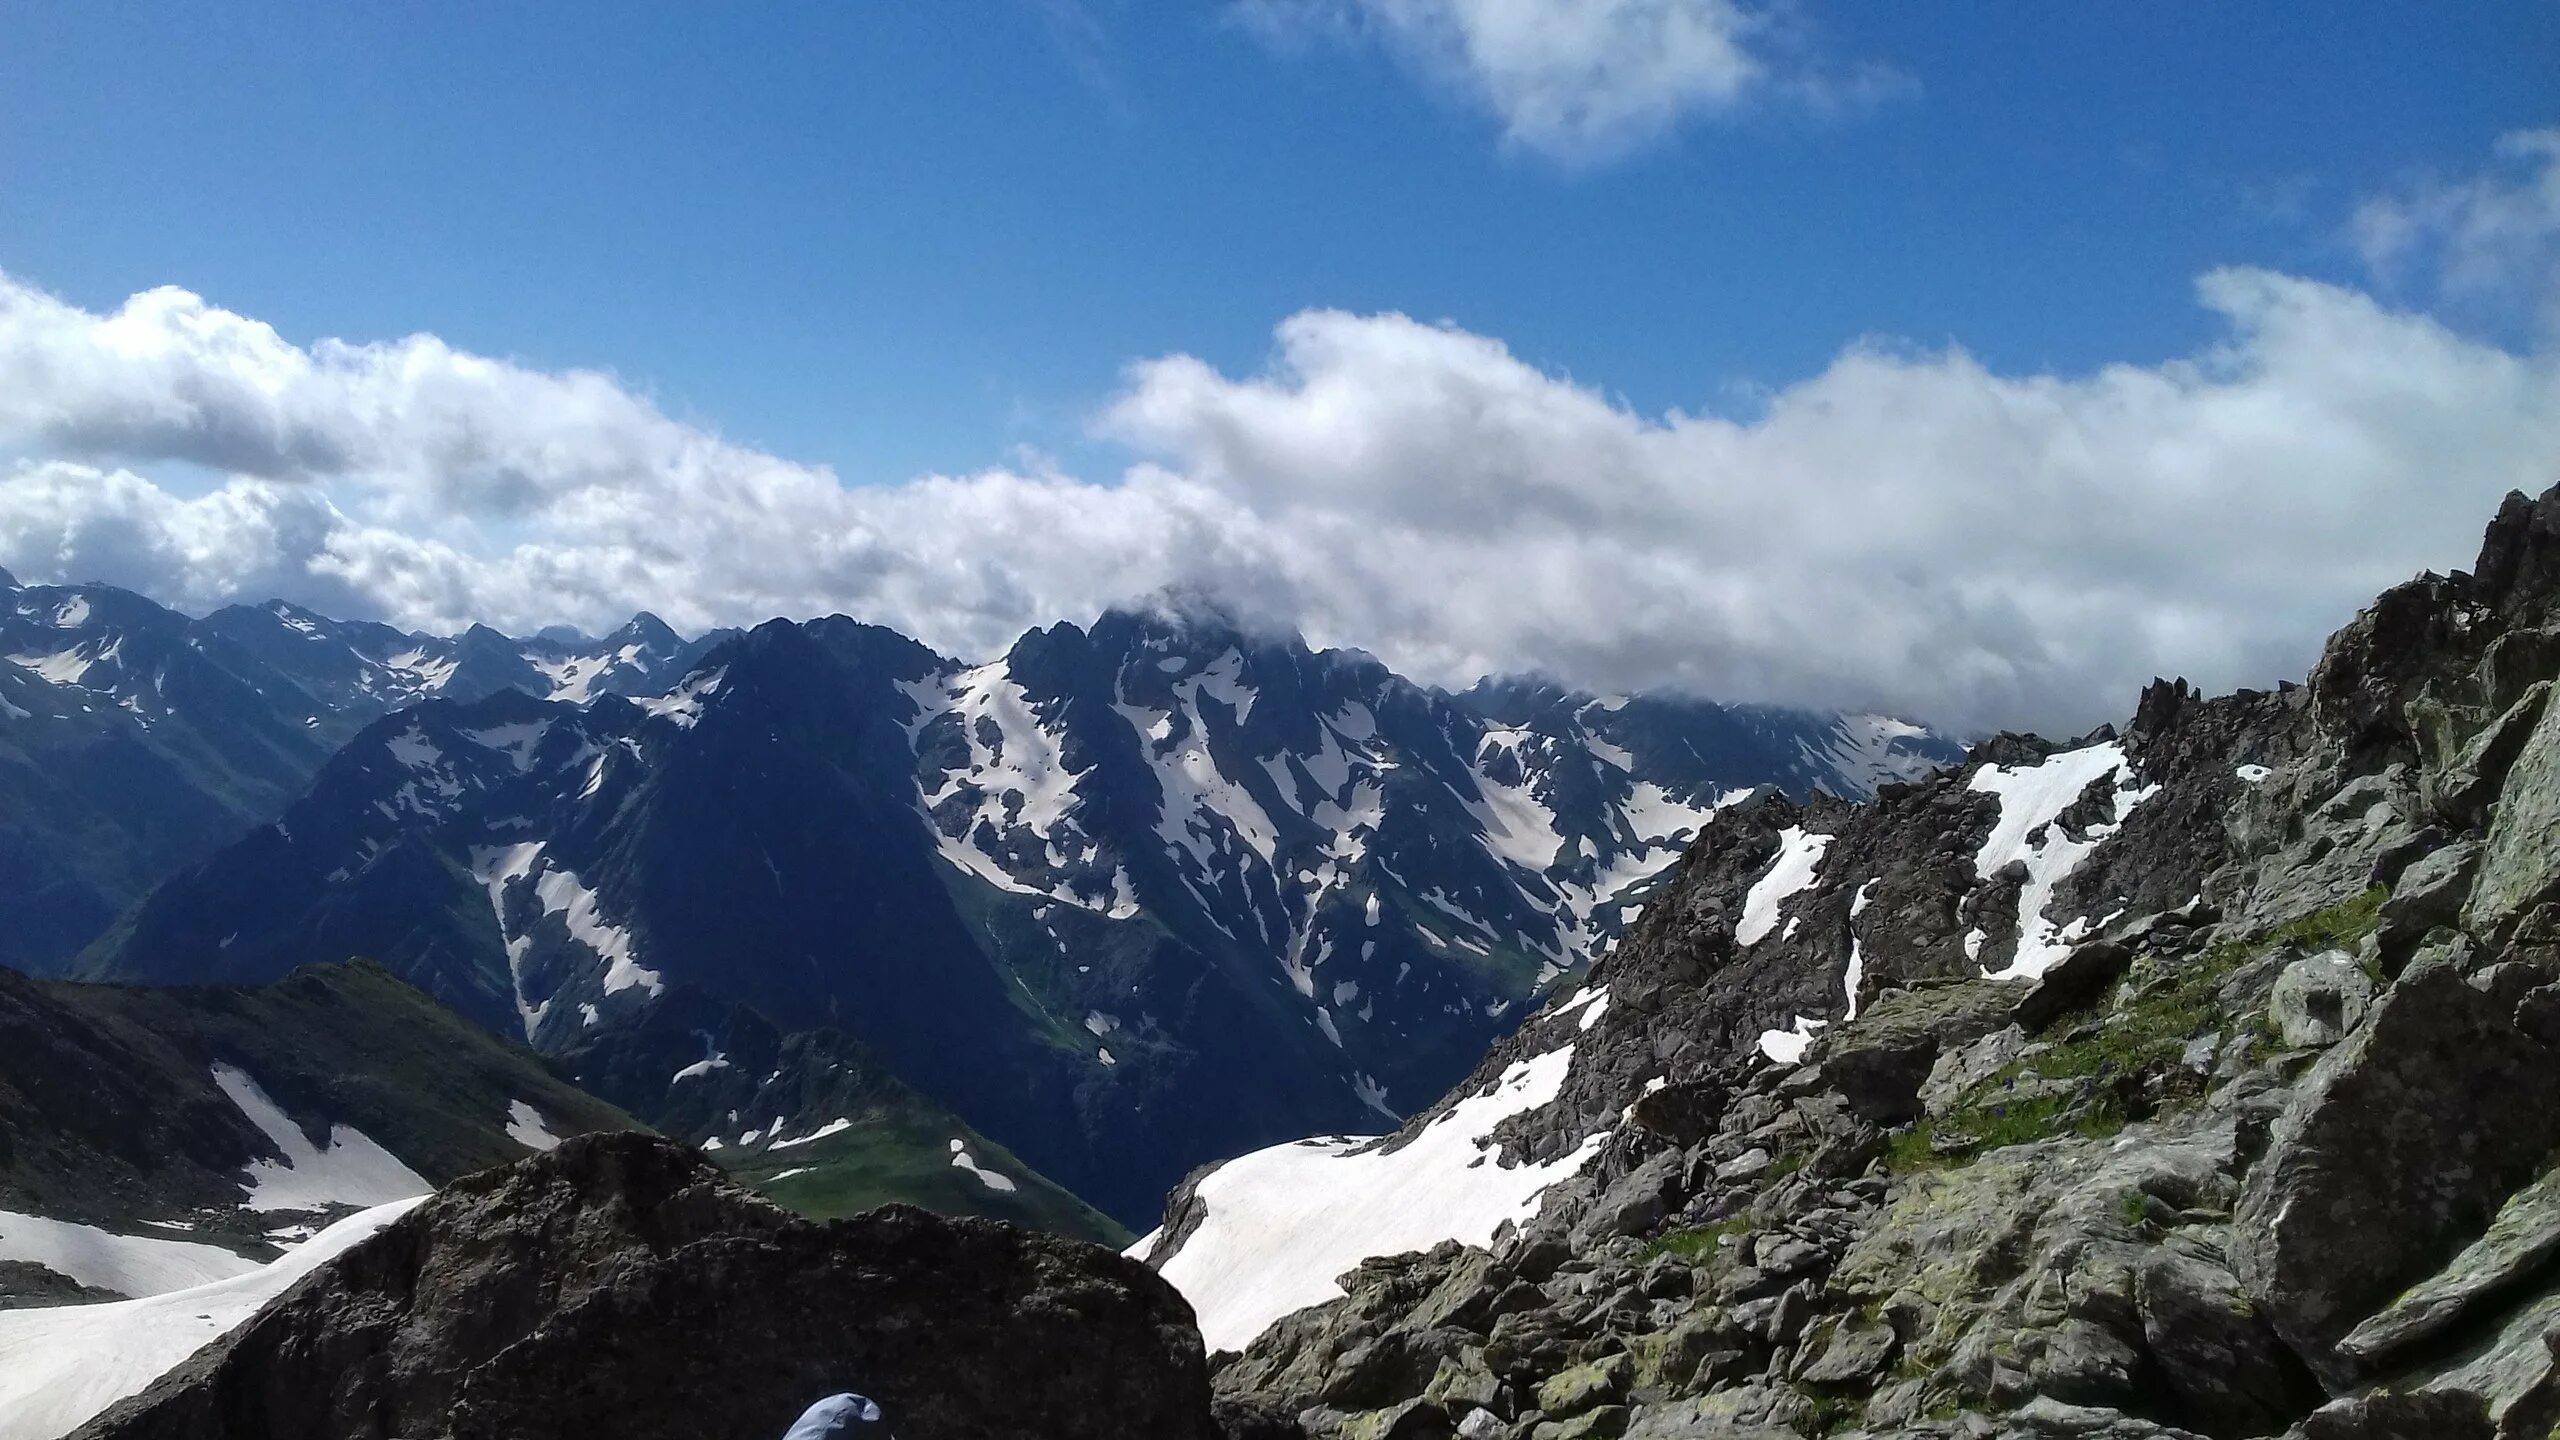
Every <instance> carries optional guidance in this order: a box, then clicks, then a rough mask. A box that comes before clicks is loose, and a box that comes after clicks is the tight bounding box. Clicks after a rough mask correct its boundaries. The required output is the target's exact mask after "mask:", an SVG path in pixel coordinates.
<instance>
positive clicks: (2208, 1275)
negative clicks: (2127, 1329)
mask: <svg viewBox="0 0 2560 1440" xmlns="http://www.w3.org/2000/svg"><path fill="white" fill-rule="evenodd" d="M2138 1274H2139V1279H2138V1282H2137V1284H2136V1288H2135V1305H2136V1309H2137V1313H2138V1314H2139V1316H2140V1319H2141V1323H2142V1339H2143V1344H2144V1347H2145V1348H2146V1349H2148V1350H2149V1351H2150V1353H2151V1360H2152V1363H2153V1365H2154V1366H2155V1367H2156V1368H2157V1369H2158V1371H2159V1373H2160V1376H2161V1378H2162V1379H2163V1380H2164V1381H2165V1382H2166V1384H2167V1386H2168V1388H2169V1389H2170V1390H2171V1391H2172V1392H2174V1393H2175V1394H2176V1396H2177V1398H2178V1407H2179V1413H2180V1414H2181V1415H2182V1416H2184V1417H2186V1418H2188V1419H2190V1420H2191V1421H2192V1422H2193V1423H2194V1424H2196V1425H2197V1426H2199V1427H2200V1428H2202V1429H2203V1430H2205V1431H2207V1432H2208V1433H2210V1434H2214V1435H2267V1434H2272V1433H2274V1432H2275V1431H2278V1430H2281V1429H2283V1428H2284V1426H2285V1424H2286V1423H2287V1422H2288V1421H2290V1420H2291V1419H2292V1418H2293V1417H2294V1416H2296V1415H2299V1414H2301V1413H2302V1410H2303V1408H2304V1407H2305V1406H2307V1405H2309V1404H2310V1403H2312V1402H2313V1401H2315V1400H2317V1399H2318V1398H2319V1387H2318V1386H2317V1385H2316V1384H2314V1383H2313V1382H2312V1379H2311V1376H2310V1373H2309V1372H2308V1371H2306V1370H2304V1369H2303V1368H2302V1362H2301V1361H2299V1360H2297V1359H2296V1358H2294V1355H2293V1353H2292V1352H2291V1351H2289V1350H2287V1349H2285V1348H2284V1344H2283V1342H2281V1341H2280V1340H2278V1339H2277V1338H2276V1334H2275V1332H2274V1331H2273V1330H2271V1329H2270V1328H2268V1326H2267V1323H2266V1321H2264V1320H2263V1319H2260V1318H2259V1316H2258V1314H2257V1311H2256V1309H2255V1308H2254V1307H2253V1306H2251V1305H2250V1303H2249V1300H2248V1297H2247V1296H2246V1295H2244V1294H2242V1293H2241V1290H2240V1282H2239V1280H2238V1278H2237V1277H2235V1276H2233V1275H2232V1273H2231V1272H2230V1270H2229V1269H2227V1268H2225V1267H2224V1266H2223V1265H2222V1264H2221V1263H2219V1261H2218V1260H2216V1259H2214V1258H2211V1257H2210V1256H2209V1255H2208V1254H2205V1253H2199V1252H2196V1251H2190V1250H2187V1249H2184V1248H2181V1247H2180V1246H2178V1245H2176V1244H2174V1243H2173V1244H2169V1245H2163V1246H2161V1247H2159V1248H2157V1249H2155V1250H2153V1251H2151V1252H2150V1253H2149V1255H2148V1256H2146V1257H2145V1259H2144V1261H2143V1264H2142V1267H2141V1269H2140V1271H2139V1272H2138Z"/></svg>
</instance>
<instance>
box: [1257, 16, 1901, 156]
mask: <svg viewBox="0 0 2560 1440" xmlns="http://www.w3.org/2000/svg"><path fill="white" fill-rule="evenodd" d="M1235 13H1237V14H1238V15H1240V16H1242V17H1243V18H1244V19H1245V21H1246V22H1247V23H1248V24H1249V25H1250V26H1251V27H1252V28H1254V29H1256V30H1258V31H1260V32H1261V33H1263V34H1264V35H1266V36H1269V37H1272V38H1274V39H1277V40H1283V41H1290V42H1298V41H1304V40H1307V39H1311V38H1313V39H1327V40H1344V41H1351V42H1354V43H1360V42H1374V43H1376V44H1379V45H1381V46H1383V47H1384V48H1386V49H1387V50H1389V51H1390V52H1392V53H1393V54H1394V55H1395V56H1396V57H1397V58H1398V59H1399V60H1400V61H1402V62H1403V63H1405V64H1406V65H1408V66H1409V67H1411V68H1413V69H1415V70H1417V71H1419V72H1420V73H1421V74H1422V75H1423V76H1424V77H1425V78H1426V79H1427V80H1429V81H1430V82H1432V83H1434V84H1437V85H1440V86H1442V87H1444V88H1446V89H1449V90H1451V91H1453V92H1454V93H1456V94H1458V95H1459V96H1461V97H1463V98H1464V99H1466V100H1467V101H1468V102H1470V103H1473V104H1475V105H1478V106H1480V107H1481V108H1483V109H1485V110H1487V111H1489V112H1490V113H1491V114H1492V115H1493V116H1494V117H1495V118H1496V119H1498V120H1499V121H1500V122H1501V124H1502V130H1503V137H1504V139H1505V140H1506V141H1508V142H1509V143H1511V144H1515V145H1518V146H1521V147H1523V148H1526V149H1529V150H1532V151H1536V152H1538V153H1540V154H1542V155H1546V156H1548V157H1549V158H1552V159H1557V160H1562V161H1566V162H1570V163H1590V162H1596V161H1603V160H1608V159H1612V158H1615V157H1618V156H1620V155H1623V154H1625V153H1627V152H1628V151H1631V150H1634V149H1637V148H1639V147H1641V146H1643V145H1645V144H1647V143H1650V142H1652V141H1654V140H1656V139H1659V138H1660V137H1662V136H1663V135H1665V134H1666V133H1668V132H1670V131H1671V130H1673V129H1674V128H1676V127H1677V126H1678V125H1679V124H1680V123H1681V122H1682V121H1684V120H1687V119H1689V118H1691V117H1693V116H1700V115H1714V114H1718V113H1721V112H1725V111H1730V110H1732V109H1734V108H1735V107H1737V106H1739V105H1741V104H1743V103H1744V102H1745V101H1747V100H1750V99H1753V98H1756V97H1758V96H1761V95H1763V94H1767V93H1786V94H1790V95H1792V96H1794V97H1795V98H1797V99H1799V100H1808V101H1814V102H1818V103H1823V104H1836V103H1839V102H1841V101H1845V100H1851V99H1857V98H1863V97H1866V96H1870V95H1873V94H1876V93H1881V92H1883V91H1884V90H1886V89H1889V88H1892V86H1893V84H1894V83H1895V82H1893V81H1892V80H1891V79H1890V77H1887V76H1886V75H1885V74H1884V72H1882V71H1881V70H1869V71H1867V72H1864V73H1862V74H1860V75H1857V76H1854V77H1851V78H1848V79H1845V80H1844V79H1842V78H1839V77H1833V76H1826V75H1825V74H1823V73H1822V72H1820V71H1819V70H1818V69H1817V68H1816V67H1815V66H1814V65H1813V64H1812V63H1811V62H1809V61H1808V60H1807V59H1805V58H1804V57H1803V55H1802V54H1801V53H1800V52H1801V50H1802V45H1801V40H1802V37H1801V35H1800V34H1799V33H1798V32H1797V30H1796V28H1795V27H1794V26H1792V25H1790V24H1788V23H1786V22H1787V19H1788V14H1789V12H1788V8H1787V7H1785V6H1782V5H1771V4H1761V5H1751V4H1745V3H1743V0H1238V4H1237V5H1236V12H1235Z"/></svg>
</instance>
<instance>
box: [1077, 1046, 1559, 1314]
mask: <svg viewBox="0 0 2560 1440" xmlns="http://www.w3.org/2000/svg"><path fill="white" fill-rule="evenodd" d="M1572 1066H1573V1047H1572V1046H1571V1045H1566V1046H1563V1047H1561V1048H1559V1049H1556V1050H1552V1051H1549V1052H1548V1053H1546V1054H1544V1055H1539V1056H1536V1057H1533V1058H1531V1059H1527V1060H1522V1061H1520V1062H1518V1063H1517V1064H1514V1065H1512V1066H1511V1067H1510V1068H1509V1069H1507V1070H1505V1071H1504V1072H1503V1073H1502V1076H1501V1078H1500V1079H1498V1080H1496V1081H1495V1082H1494V1084H1493V1086H1492V1087H1491V1088H1490V1089H1489V1090H1487V1091H1486V1092H1484V1093H1483V1094H1480V1095H1473V1096H1470V1097H1468V1098H1467V1099H1464V1100H1461V1101H1459V1102H1458V1103H1457V1104H1456V1105H1453V1106H1451V1107H1450V1108H1449V1110H1448V1111H1447V1112H1446V1113H1445V1114H1443V1115H1442V1116H1441V1117H1440V1118H1439V1119H1437V1120H1435V1121H1433V1122H1432V1123H1431V1124H1429V1125H1427V1126H1424V1127H1423V1129H1422V1130H1421V1132H1420V1133H1419V1134H1417V1135H1415V1136H1414V1137H1413V1139H1412V1140H1411V1141H1410V1142H1409V1143H1407V1144H1406V1145H1404V1146H1403V1147H1402V1148H1400V1149H1397V1150H1393V1151H1387V1150H1381V1149H1377V1148H1375V1147H1376V1142H1375V1141H1374V1140H1367V1139H1353V1138H1342V1137H1335V1138H1320V1139H1313V1140H1301V1141H1297V1142H1296V1143H1294V1144H1288V1145H1275V1146H1272V1147H1271V1148H1269V1149H1266V1150H1257V1151H1255V1152H1253V1153H1252V1154H1250V1155H1245V1156H1242V1157H1239V1158H1237V1159H1234V1160H1230V1161H1228V1162H1227V1163H1226V1164H1224V1165H1221V1166H1219V1167H1218V1168H1217V1169H1215V1170H1213V1171H1211V1172H1209V1173H1208V1174H1207V1175H1205V1176H1203V1177H1202V1178H1201V1180H1200V1183H1199V1185H1198V1188H1197V1190H1196V1192H1195V1193H1196V1195H1197V1198H1198V1201H1199V1203H1200V1205H1201V1206H1202V1208H1203V1210H1204V1211H1205V1214H1204V1216H1203V1218H1202V1220H1201V1222H1200V1224H1199V1226H1198V1228H1197V1229H1195V1230H1193V1231H1192V1233H1191V1234H1190V1236H1189V1237H1188V1238H1187V1239H1186V1240H1185V1241H1184V1242H1183V1244H1182V1246H1181V1248H1180V1249H1178V1250H1175V1251H1173V1252H1172V1253H1171V1254H1170V1255H1164V1256H1157V1255H1154V1254H1152V1253H1151V1252H1152V1251H1153V1250H1154V1249H1155V1248H1156V1246H1157V1245H1158V1243H1159V1242H1160V1241H1161V1238H1162V1232H1158V1233H1157V1234H1156V1235H1151V1236H1149V1237H1147V1238H1146V1239H1143V1240H1141V1241H1139V1242H1138V1243H1137V1244H1136V1245H1135V1246H1133V1247H1131V1249H1130V1250H1129V1252H1128V1253H1129V1254H1130V1255H1132V1256H1135V1257H1137V1258H1139V1259H1142V1260H1145V1261H1147V1262H1148V1263H1150V1264H1152V1265H1154V1266H1155V1267H1156V1269H1157V1270H1158V1271H1159V1272H1160V1273H1162V1274H1163V1276H1164V1278H1165V1279H1166V1280H1167V1281H1168V1282H1170V1283H1171V1284H1172V1285H1173V1287H1174V1288H1175V1289H1177V1290H1179V1291H1181V1292H1182V1294H1183V1297H1184V1298H1185V1299H1187V1300H1189V1301H1190V1302H1191V1305H1192V1308H1193V1310H1195V1311H1196V1312H1197V1313H1198V1315H1199V1320H1200V1330H1201V1334H1202V1335H1203V1337H1204V1338H1205V1339H1206V1340H1207V1342H1208V1345H1209V1348H1210V1349H1211V1350H1213V1351H1214V1350H1241V1349H1243V1348H1244V1347H1245V1346H1246V1345H1248V1344H1250V1343H1252V1341H1253V1339H1254V1337H1255V1336H1257V1335H1260V1334H1261V1333H1262V1332H1263V1331H1264V1330H1266V1329H1268V1328H1270V1326H1271V1323H1272V1322H1273V1321H1275V1320H1278V1319H1279V1318H1280V1317H1281V1316H1283V1315H1287V1314H1289V1313H1291V1312H1292V1311H1296V1310H1302V1309H1304V1308H1306V1307H1307V1306H1309V1305H1320V1304H1322V1303H1324V1302H1325V1301H1327V1300H1331V1299H1334V1298H1335V1297H1337V1296H1339V1295H1341V1294H1342V1290H1341V1287H1340V1286H1338V1285H1336V1284H1335V1283H1334V1279H1333V1277H1335V1276H1337V1275H1340V1274H1342V1273H1343V1272H1345V1271H1347V1270H1349V1269H1351V1268H1352V1267H1353V1266H1355V1265H1357V1264H1359V1263H1360V1262H1361V1261H1363V1260H1366V1259H1369V1258H1371V1257H1372V1256H1377V1255H1394V1254H1398V1253H1401V1252H1403V1251H1407V1250H1428V1249H1430V1248H1431V1247H1432V1246H1434V1245H1437V1244H1439V1243H1440V1242H1441V1241H1443V1240H1457V1241H1460V1242H1462V1243H1465V1244H1469V1245H1484V1244H1488V1243H1490V1242H1491V1241H1492V1239H1493V1232H1494V1230H1495V1229H1496V1228H1497V1227H1499V1226H1500V1225H1501V1224H1502V1222H1504V1221H1505V1220H1510V1221H1514V1222H1518V1221H1525V1220H1527V1219H1528V1218H1529V1217H1530V1216H1531V1215H1533V1214H1535V1213H1536V1211H1537V1205H1538V1197H1539V1196H1541V1195H1543V1194H1544V1193H1545V1192H1546V1190H1547V1187H1549V1186H1551V1185H1553V1184H1555V1183H1556V1182H1557V1181H1559V1180H1563V1179H1565V1178H1566V1177H1568V1176H1571V1175H1573V1174H1575V1173H1577V1172H1579V1171H1580V1170H1581V1169H1582V1168H1583V1167H1584V1166H1585V1165H1587V1164H1589V1163H1590V1162H1591V1159H1592V1157H1593V1156H1595V1155H1597V1154H1598V1153H1599V1150H1600V1147H1601V1145H1602V1144H1603V1143H1605V1140H1606V1138H1607V1137H1606V1133H1605V1132H1604V1133H1602V1134H1599V1135H1593V1136H1591V1137H1590V1138H1588V1139H1586V1140H1584V1141H1583V1142H1582V1144H1581V1145H1580V1146H1579V1147H1578V1148H1576V1149H1575V1150H1574V1151H1572V1152H1571V1153H1570V1154H1567V1155H1564V1156H1562V1157H1560V1158H1558V1159H1556V1160H1555V1161H1553V1162H1551V1163H1549V1164H1545V1165H1507V1164H1504V1163H1503V1155H1502V1147H1501V1146H1500V1144H1499V1143H1497V1142H1496V1141H1494V1140H1493V1139H1492V1138H1491V1137H1492V1133H1493V1130H1494V1127H1495V1126H1497V1125H1499V1124H1500V1123H1501V1122H1502V1121H1504V1120H1506V1119H1509V1118H1510V1117H1511V1116H1514V1115H1520V1114H1525V1113H1527V1112H1529V1111H1532V1110H1535V1109H1538V1108H1539V1107H1541V1106H1543V1105H1546V1104H1548V1103H1550V1102H1551V1101H1553V1100H1554V1099H1555V1097H1556V1096H1557V1094H1558V1093H1559V1092H1561V1091H1562V1089H1563V1088H1564V1081H1565V1076H1566V1075H1567V1074H1568V1073H1569V1072H1570V1071H1571V1069H1572Z"/></svg>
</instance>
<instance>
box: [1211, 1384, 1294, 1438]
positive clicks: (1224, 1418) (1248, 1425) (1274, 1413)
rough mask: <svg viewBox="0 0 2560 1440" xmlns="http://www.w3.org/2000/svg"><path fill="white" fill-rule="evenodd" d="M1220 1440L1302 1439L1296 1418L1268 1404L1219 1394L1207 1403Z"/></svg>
mask: <svg viewBox="0 0 2560 1440" xmlns="http://www.w3.org/2000/svg"><path fill="white" fill-rule="evenodd" d="M1210 1418H1211V1419H1212V1420H1214V1421H1215V1422H1216V1424H1217V1427H1218V1435H1219V1436H1220V1437H1221V1440H1306V1435H1307V1431H1306V1427H1305V1426H1303V1425H1300V1424H1299V1423H1298V1417H1297V1416H1295V1415H1292V1414H1290V1413H1289V1412H1288V1411H1287V1410H1285V1409H1283V1408H1281V1407H1280V1406H1278V1405H1276V1404H1273V1403H1272V1402H1271V1401H1268V1400H1263V1399H1258V1398H1249V1397H1245V1396H1238V1395H1221V1396H1219V1397H1217V1399H1216V1400H1214V1401H1212V1402H1211V1403H1210Z"/></svg>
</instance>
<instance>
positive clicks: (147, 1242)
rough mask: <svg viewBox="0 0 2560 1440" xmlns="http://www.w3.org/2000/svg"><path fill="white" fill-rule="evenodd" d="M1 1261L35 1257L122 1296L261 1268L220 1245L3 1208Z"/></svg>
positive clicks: (156, 1291)
mask: <svg viewBox="0 0 2560 1440" xmlns="http://www.w3.org/2000/svg"><path fill="white" fill-rule="evenodd" d="M0 1260H31V1261H34V1262H35V1263H36V1264H38V1265H42V1266H43V1267H45V1268H46V1269H48V1270H51V1271H54V1272H55V1273H57V1274H61V1275H68V1276H70V1277H71V1278H72V1279H74V1280H77V1281H79V1282H80V1283H81V1284H83V1285H88V1286H92V1287H94V1288H96V1289H100V1290H113V1291H114V1292H116V1293H117V1294H119V1295H157V1294H160V1293H161V1292H163V1291H167V1290H183V1289H186V1288H187V1287H188V1286H191V1285H203V1284H207V1283H209V1282H211V1281H215V1280H227V1279H229V1278H230V1277H232V1276H234V1275H243V1274H247V1273H248V1272H249V1271H252V1270H255V1269H257V1268H258V1262H257V1261H255V1260H251V1259H248V1258H247V1257H245V1256H240V1255H235V1254H233V1253H231V1252H230V1251H228V1250H225V1249H223V1248H222V1247H221V1246H219V1245H204V1244H198V1243H196V1242H194V1241H190V1240H166V1239H161V1238H159V1237H157V1236H151V1235H119V1234H116V1233H115V1232H113V1231H110V1230H101V1229H99V1228H98V1227H97V1226H95V1225H75V1224H72V1223H71V1222H69V1221H67V1220H47V1219H45V1218H44V1217H42V1216H39V1215H21V1214H19V1213H17V1212H16V1211H13V1210H0Z"/></svg>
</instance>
